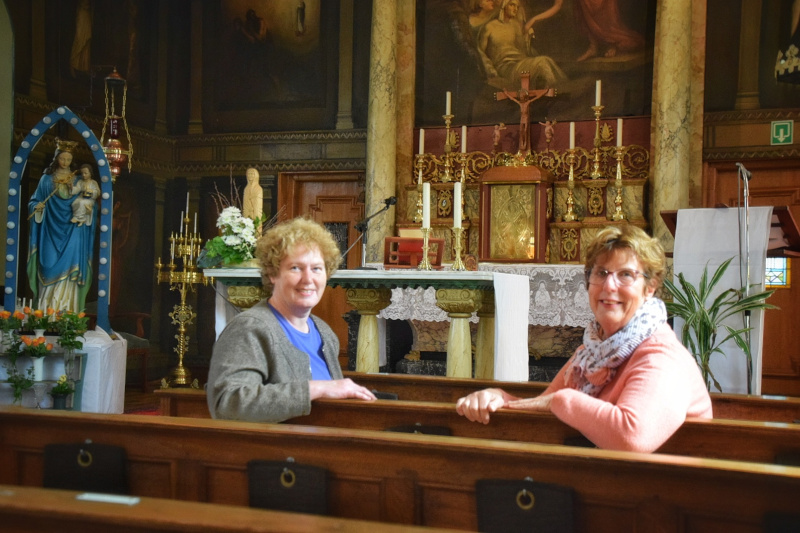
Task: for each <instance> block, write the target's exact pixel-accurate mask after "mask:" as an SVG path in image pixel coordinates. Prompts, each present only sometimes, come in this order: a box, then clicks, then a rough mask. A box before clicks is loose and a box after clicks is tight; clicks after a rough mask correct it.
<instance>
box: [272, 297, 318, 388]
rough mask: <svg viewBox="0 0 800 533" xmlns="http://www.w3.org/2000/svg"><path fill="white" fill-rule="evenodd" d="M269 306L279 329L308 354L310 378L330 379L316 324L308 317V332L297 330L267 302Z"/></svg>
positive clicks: (296, 346)
mask: <svg viewBox="0 0 800 533" xmlns="http://www.w3.org/2000/svg"><path fill="white" fill-rule="evenodd" d="M267 304H268V305H269V308H270V309H272V312H273V313H275V316H276V317H277V319H278V322H279V323H280V325H281V329H283V332H284V333H285V334H286V337H287V338H288V339H289V341H291V343H292V344H293V345H294V347H295V348H297V349H298V350H300V351H301V352H305V353H307V354H308V362H309V366H310V367H311V379H314V380H323V379H324V380H330V379H331V373H330V371H329V370H328V364H327V363H326V362H325V357H324V355H323V353H322V337H321V336H320V334H319V330H318V329H317V325H316V324H314V321H313V320H311V317H308V318H307V319H306V320H307V321H308V333H303V332H302V331H299V330H298V329H296V328H295V327H294V326H292V325H291V324H290V323H289V321H288V320H286V318H285V317H284V316H283V315H282V314H281V313H280V312H279V311H278V310H277V309H275V308H274V307H273V306H272V304H271V303H269V302H267Z"/></svg>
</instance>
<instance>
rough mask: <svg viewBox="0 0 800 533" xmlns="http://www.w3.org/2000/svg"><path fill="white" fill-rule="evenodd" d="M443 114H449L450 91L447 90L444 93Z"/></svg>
mask: <svg viewBox="0 0 800 533" xmlns="http://www.w3.org/2000/svg"><path fill="white" fill-rule="evenodd" d="M444 114H445V115H449V114H450V91H447V94H446V95H445V101H444Z"/></svg>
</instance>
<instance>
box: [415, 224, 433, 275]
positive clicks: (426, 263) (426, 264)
mask: <svg viewBox="0 0 800 533" xmlns="http://www.w3.org/2000/svg"><path fill="white" fill-rule="evenodd" d="M420 231H421V232H422V260H421V261H420V262H419V264H418V265H417V270H432V269H433V266H432V265H431V260H430V258H429V257H428V250H429V248H430V243H429V242H428V241H429V239H430V235H429V234H430V232H431V229H430V228H421V229H420Z"/></svg>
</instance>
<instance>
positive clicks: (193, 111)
mask: <svg viewBox="0 0 800 533" xmlns="http://www.w3.org/2000/svg"><path fill="white" fill-rule="evenodd" d="M189 9H190V15H189V16H190V18H191V21H192V22H191V28H192V29H191V34H190V37H189V39H190V40H191V43H192V45H191V47H190V50H191V52H190V54H191V55H190V58H189V77H190V78H191V83H190V84H189V133H190V134H193V133H203V2H202V0H192V4H191V6H190V8H189Z"/></svg>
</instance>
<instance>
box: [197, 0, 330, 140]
mask: <svg viewBox="0 0 800 533" xmlns="http://www.w3.org/2000/svg"><path fill="white" fill-rule="evenodd" d="M203 6H204V23H203V36H204V45H203V52H204V65H209V67H208V68H205V69H204V73H203V75H204V79H203V86H204V109H205V116H204V122H205V123H206V124H207V125H209V126H210V128H211V129H213V130H214V131H253V130H258V131H270V130H282V131H286V130H292V129H325V128H332V127H333V126H334V121H335V113H336V108H335V104H336V101H335V97H336V94H337V87H336V80H337V61H336V57H337V54H338V22H339V3H338V2H336V1H333V2H327V1H326V2H322V1H321V0H283V1H279V2H271V1H268V0H221V1H219V2H215V3H211V2H208V3H206V2H204V3H203Z"/></svg>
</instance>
